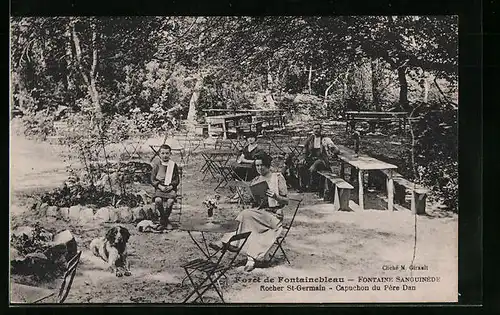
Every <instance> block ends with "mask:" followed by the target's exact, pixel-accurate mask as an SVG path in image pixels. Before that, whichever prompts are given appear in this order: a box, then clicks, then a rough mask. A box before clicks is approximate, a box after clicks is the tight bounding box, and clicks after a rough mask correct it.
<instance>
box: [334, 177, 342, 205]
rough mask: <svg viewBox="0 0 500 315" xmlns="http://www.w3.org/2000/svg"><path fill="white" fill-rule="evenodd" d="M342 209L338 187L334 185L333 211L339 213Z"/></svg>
mask: <svg viewBox="0 0 500 315" xmlns="http://www.w3.org/2000/svg"><path fill="white" fill-rule="evenodd" d="M340 208H341V205H340V194H339V188H338V187H337V185H335V184H333V211H338V210H339V209H340Z"/></svg>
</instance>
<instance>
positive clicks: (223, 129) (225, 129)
mask: <svg viewBox="0 0 500 315" xmlns="http://www.w3.org/2000/svg"><path fill="white" fill-rule="evenodd" d="M222 132H223V139H224V140H226V139H227V127H226V121H224V122H223V123H222Z"/></svg>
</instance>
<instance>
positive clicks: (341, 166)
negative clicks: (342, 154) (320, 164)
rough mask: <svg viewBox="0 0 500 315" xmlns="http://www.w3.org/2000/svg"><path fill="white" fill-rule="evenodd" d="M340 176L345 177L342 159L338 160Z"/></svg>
mask: <svg viewBox="0 0 500 315" xmlns="http://www.w3.org/2000/svg"><path fill="white" fill-rule="evenodd" d="M340 178H342V179H344V178H345V166H344V163H343V162H342V161H340Z"/></svg>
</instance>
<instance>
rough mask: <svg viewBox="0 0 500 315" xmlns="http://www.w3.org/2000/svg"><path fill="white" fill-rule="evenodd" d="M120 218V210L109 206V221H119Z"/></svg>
mask: <svg viewBox="0 0 500 315" xmlns="http://www.w3.org/2000/svg"><path fill="white" fill-rule="evenodd" d="M119 220H120V217H119V213H118V210H117V209H115V208H109V221H108V222H112V223H117V222H118V221H119Z"/></svg>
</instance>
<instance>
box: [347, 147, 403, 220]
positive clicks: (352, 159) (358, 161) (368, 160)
mask: <svg viewBox="0 0 500 315" xmlns="http://www.w3.org/2000/svg"><path fill="white" fill-rule="evenodd" d="M339 149H340V152H341V153H340V154H339V155H338V157H339V159H340V160H341V161H342V162H343V163H347V164H349V165H351V166H352V167H355V168H356V169H357V170H358V186H359V187H358V189H359V206H360V207H361V210H363V209H364V198H363V196H364V195H363V172H364V171H370V170H381V171H384V172H383V173H384V174H386V176H387V179H386V185H387V195H388V196H387V197H388V199H387V200H388V202H387V204H388V208H389V210H390V211H393V210H394V180H393V173H394V170H395V169H397V168H398V167H397V166H396V165H392V164H389V163H386V162H383V161H379V160H377V159H375V158H372V157H370V156H367V155H359V156H357V155H353V154H352V153H351V152H348V151H346V150H343V149H342V147H339ZM343 166H344V165H342V169H341V174H340V176H341V177H342V178H344V167H343Z"/></svg>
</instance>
